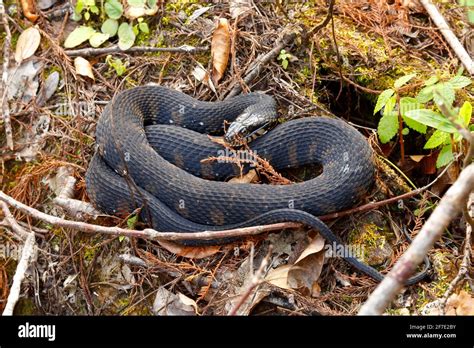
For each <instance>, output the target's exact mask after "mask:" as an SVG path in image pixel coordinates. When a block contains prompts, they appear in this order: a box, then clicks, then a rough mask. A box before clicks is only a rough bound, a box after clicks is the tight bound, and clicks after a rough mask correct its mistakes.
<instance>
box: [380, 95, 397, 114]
mask: <svg viewBox="0 0 474 348" xmlns="http://www.w3.org/2000/svg"><path fill="white" fill-rule="evenodd" d="M396 103H397V96H395V95H393V96H392V97H390V99H389V100H388V101H387V103H385V106H384V108H383V113H384V114H387V113H390V112H392V111H393V109H394V108H395V104H396Z"/></svg>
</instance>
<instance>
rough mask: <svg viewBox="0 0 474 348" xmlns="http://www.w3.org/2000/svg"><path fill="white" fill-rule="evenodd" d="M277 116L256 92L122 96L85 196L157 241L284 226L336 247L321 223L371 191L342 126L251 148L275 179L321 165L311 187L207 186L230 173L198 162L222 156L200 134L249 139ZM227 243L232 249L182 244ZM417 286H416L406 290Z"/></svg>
mask: <svg viewBox="0 0 474 348" xmlns="http://www.w3.org/2000/svg"><path fill="white" fill-rule="evenodd" d="M275 114H276V102H275V101H274V99H273V98H272V97H271V96H269V95H266V94H263V93H258V92H253V93H249V94H245V95H240V96H236V97H234V98H231V99H228V100H224V101H218V102H204V101H198V100H196V99H194V98H192V97H190V96H188V95H186V94H184V93H181V92H178V91H174V90H171V89H168V88H165V87H161V86H141V87H135V88H132V89H129V90H126V91H123V92H121V93H119V94H117V95H116V96H115V97H114V98H113V99H112V101H111V102H110V103H108V104H107V106H106V108H105V109H104V111H103V113H102V115H101V117H100V119H99V121H98V123H97V129H96V143H97V151H96V153H95V154H94V156H93V157H92V160H91V161H90V163H89V168H88V170H87V173H86V188H87V193H88V195H89V197H90V199H91V201H92V202H93V203H94V204H95V205H96V206H97V207H98V208H99V209H101V210H102V211H104V212H105V213H107V214H113V215H124V214H128V213H131V212H133V211H134V210H135V209H137V208H140V207H141V208H142V209H141V211H140V218H141V219H142V220H143V221H144V222H146V223H147V224H149V225H151V226H152V227H153V228H154V229H156V230H158V231H178V232H197V231H205V230H207V231H212V230H223V229H231V228H238V227H247V226H253V225H261V224H270V223H277V222H286V221H290V222H300V223H303V224H305V225H308V226H310V227H312V228H315V229H317V230H318V231H319V232H320V233H321V234H322V235H323V237H324V238H326V240H327V241H329V242H331V243H338V244H341V241H340V239H339V237H337V236H336V235H335V234H334V233H333V232H332V231H331V230H330V229H329V228H328V227H327V226H326V225H325V224H324V223H323V222H321V220H319V219H318V218H317V216H320V215H323V214H327V213H331V212H334V211H338V210H342V209H345V208H349V207H351V206H353V205H354V204H356V203H357V202H359V201H360V199H361V198H362V197H363V196H364V195H366V194H367V191H368V190H369V189H370V188H371V186H372V184H373V181H374V166H373V162H372V151H371V148H370V147H369V145H368V144H367V141H366V140H365V138H364V137H363V136H362V135H361V134H360V133H359V132H358V131H356V130H355V129H354V128H353V127H351V126H349V125H347V124H346V123H345V122H343V121H341V120H337V119H332V118H326V117H308V118H302V119H296V120H291V121H288V122H285V123H282V124H280V125H278V126H276V127H275V128H274V129H273V130H271V131H269V132H268V133H267V134H265V135H264V136H262V137H260V138H258V139H256V140H255V141H253V142H252V143H251V144H250V147H251V149H252V151H254V152H255V153H256V154H257V155H258V156H260V157H263V158H265V159H267V160H268V161H269V162H270V163H271V164H272V166H273V167H274V168H275V169H277V170H279V169H284V168H288V167H299V166H302V165H307V164H314V163H317V164H319V165H321V166H322V167H323V172H322V174H321V175H319V176H318V177H316V178H313V179H310V180H307V181H304V182H301V183H294V184H290V185H267V184H233V183H228V182H223V181H216V180H208V179H210V178H213V179H217V180H222V179H225V177H226V176H228V175H231V174H233V172H234V171H235V167H234V166H233V165H232V164H225V163H218V162H213V163H209V162H201V161H200V159H204V158H207V157H208V156H218V153H219V152H218V151H219V150H222V149H223V147H222V146H221V145H218V144H216V143H215V142H212V141H210V140H209V138H208V136H207V135H205V134H218V133H219V131H220V132H222V128H223V124H224V122H225V121H226V122H233V121H235V122H234V124H231V126H230V127H229V131H233V132H234V133H239V132H241V131H250V130H251V125H250V123H252V122H256V121H257V122H263V123H265V122H266V118H268V117H274V116H275ZM242 115H244V116H245V118H243V117H242ZM236 119H237V120H236ZM241 119H243V121H239V120H241ZM262 119H263V121H262ZM229 131H228V133H227V134H229ZM223 242H228V240H210V241H199V242H198V241H185V242H184V244H189V245H199V244H216V243H223ZM345 260H346V261H347V262H348V263H349V264H351V265H352V266H354V267H355V268H356V269H358V270H360V271H362V272H364V273H366V274H368V275H369V276H371V277H373V278H375V279H377V280H379V281H380V280H381V279H383V275H382V274H381V273H380V272H378V271H377V270H375V269H374V268H372V267H370V266H368V265H367V264H365V263H363V262H361V261H359V260H358V259H357V258H355V257H353V256H350V255H349V256H346V257H345ZM421 278H422V275H419V276H415V277H414V278H411V279H410V280H409V281H408V284H412V283H414V282H416V281H418V280H420V279H421Z"/></svg>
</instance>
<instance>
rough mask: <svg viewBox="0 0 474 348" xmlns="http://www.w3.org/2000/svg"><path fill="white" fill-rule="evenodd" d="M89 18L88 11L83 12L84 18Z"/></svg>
mask: <svg viewBox="0 0 474 348" xmlns="http://www.w3.org/2000/svg"><path fill="white" fill-rule="evenodd" d="M90 18H91V14H90V13H89V11H86V12H84V19H85V20H86V21H88V20H89V19H90Z"/></svg>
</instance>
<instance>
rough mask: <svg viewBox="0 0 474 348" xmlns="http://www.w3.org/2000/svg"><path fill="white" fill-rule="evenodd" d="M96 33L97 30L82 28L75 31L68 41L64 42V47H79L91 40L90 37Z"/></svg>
mask: <svg viewBox="0 0 474 348" xmlns="http://www.w3.org/2000/svg"><path fill="white" fill-rule="evenodd" d="M94 33H95V30H94V29H93V28H91V27H86V26H80V27H78V28H76V29H74V30H73V31H72V32H71V33H70V34H69V36H68V37H67V39H66V41H65V42H64V47H66V48H73V47H76V46H79V45H80V44H81V43H83V42H85V41H87V40H89V39H90V37H91V36H92V35H93V34H94Z"/></svg>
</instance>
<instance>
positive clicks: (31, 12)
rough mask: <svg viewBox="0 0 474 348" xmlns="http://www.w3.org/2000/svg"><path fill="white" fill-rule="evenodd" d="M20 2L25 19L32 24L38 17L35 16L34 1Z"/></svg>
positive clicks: (22, 0)
mask: <svg viewBox="0 0 474 348" xmlns="http://www.w3.org/2000/svg"><path fill="white" fill-rule="evenodd" d="M20 2H21V8H22V9H23V14H24V15H25V17H26V18H27V19H28V20H29V21H31V22H33V23H34V22H36V20H37V19H38V17H39V16H38V15H37V14H36V4H35V0H20Z"/></svg>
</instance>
